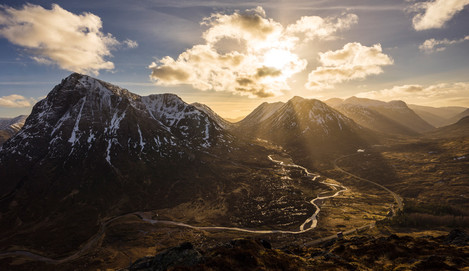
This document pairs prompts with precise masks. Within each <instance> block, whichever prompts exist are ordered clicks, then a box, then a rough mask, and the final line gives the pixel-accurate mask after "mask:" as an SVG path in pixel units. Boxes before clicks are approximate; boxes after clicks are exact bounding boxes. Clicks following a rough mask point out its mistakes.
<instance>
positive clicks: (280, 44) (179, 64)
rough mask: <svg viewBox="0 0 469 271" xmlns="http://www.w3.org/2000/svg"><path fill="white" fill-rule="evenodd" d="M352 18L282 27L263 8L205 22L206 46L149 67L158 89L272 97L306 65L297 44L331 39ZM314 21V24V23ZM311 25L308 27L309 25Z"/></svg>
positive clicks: (286, 87) (217, 15)
mask: <svg viewBox="0 0 469 271" xmlns="http://www.w3.org/2000/svg"><path fill="white" fill-rule="evenodd" d="M357 18H358V17H357V16H356V15H354V14H343V15H342V16H341V17H339V18H332V17H327V18H324V19H323V18H320V17H317V16H312V17H302V18H301V19H300V20H298V21H297V22H295V23H294V24H292V25H288V26H286V27H284V26H283V25H282V24H280V23H279V22H276V21H274V20H273V19H270V18H267V17H266V14H265V11H264V10H263V9H262V8H261V7H257V8H254V9H248V10H246V11H242V12H241V11H235V12H234V13H232V14H222V13H215V14H212V15H211V16H210V17H207V18H204V19H203V21H202V25H205V26H207V27H208V29H207V30H206V31H205V32H204V33H203V34H202V38H203V40H204V42H203V43H202V44H197V45H194V46H193V47H192V48H189V49H187V50H186V51H184V52H182V53H181V54H180V55H179V56H178V57H177V58H176V59H174V58H172V57H170V56H165V57H163V58H161V59H159V60H157V61H155V62H153V63H151V65H149V68H150V69H151V75H150V78H151V79H152V80H154V82H155V83H156V84H157V85H177V84H189V85H192V86H193V87H194V88H197V89H199V90H215V91H229V92H234V93H238V94H241V95H248V96H250V97H270V96H276V95H280V94H282V91H285V90H289V89H290V86H289V84H288V82H287V80H288V79H289V78H291V76H293V75H294V74H296V73H299V72H301V71H303V70H304V69H305V68H306V65H307V61H306V59H302V58H300V57H299V56H298V54H297V53H296V52H295V50H296V49H297V48H298V45H299V44H300V43H302V42H305V41H310V40H313V39H329V38H331V37H332V35H333V34H334V33H335V32H337V31H340V30H344V29H347V28H349V27H350V26H351V25H352V24H354V23H356V22H357V20H358V19H357ZM313 22H314V24H313ZM308 23H311V24H308Z"/></svg>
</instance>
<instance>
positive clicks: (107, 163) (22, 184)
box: [0, 73, 267, 253]
mask: <svg viewBox="0 0 469 271" xmlns="http://www.w3.org/2000/svg"><path fill="white" fill-rule="evenodd" d="M242 144H243V143H238V141H236V139H235V138H234V137H233V136H232V135H231V134H229V133H227V132H226V131H225V130H224V129H223V128H221V127H220V126H219V125H218V124H217V122H216V121H215V120H214V119H212V118H211V116H209V115H207V114H206V113H205V112H204V111H201V110H199V109H197V108H196V107H195V106H192V105H189V104H187V103H185V102H184V101H182V100H181V99H180V98H179V97H177V96H176V95H173V94H160V95H150V96H146V97H142V96H139V95H136V94H133V93H131V92H129V91H127V90H125V89H122V88H120V87H117V86H114V85H111V84H109V83H106V82H103V81H100V80H97V79H94V78H91V77H89V76H85V75H81V74H76V73H75V74H72V75H70V76H69V77H67V78H66V79H64V80H63V81H62V82H61V83H60V84H59V85H57V86H55V87H54V89H53V90H52V91H51V92H50V93H49V94H48V95H47V97H46V98H45V99H43V100H41V101H39V102H38V103H37V104H36V105H35V106H34V108H33V110H32V113H31V115H30V116H29V117H28V119H27V120H26V122H25V124H24V126H23V128H22V129H21V130H20V131H19V132H18V133H17V134H16V135H15V136H13V137H12V138H11V139H10V140H8V141H7V142H5V143H4V144H3V146H2V147H1V148H0V185H1V187H2V189H1V192H0V194H1V195H0V211H1V214H2V215H1V216H0V232H2V238H1V241H0V247H2V248H4V247H5V246H8V245H11V244H18V243H19V244H22V245H23V246H30V247H33V248H36V249H38V248H41V247H47V248H50V249H51V250H52V252H56V253H64V252H66V251H69V250H71V249H76V248H77V247H78V246H79V245H80V244H82V243H83V242H84V241H85V240H88V238H90V236H92V235H93V234H95V233H96V232H97V231H98V229H99V225H101V224H102V223H104V222H103V221H105V219H106V218H108V217H112V216H115V215H119V214H122V213H126V212H133V211H136V210H148V209H150V210H151V209H160V208H168V207H172V206H176V205H178V204H181V203H183V202H188V201H191V200H194V199H197V198H204V199H205V198H208V199H210V198H211V197H209V196H208V195H217V188H218V189H220V187H224V186H228V185H230V184H231V183H232V182H233V181H235V180H236V179H233V180H232V179H230V176H231V175H230V174H231V173H230V172H231V171H236V172H237V174H238V175H237V176H238V178H239V174H240V172H245V171H246V170H243V169H240V168H239V167H238V166H236V165H235V164H233V163H234V161H237V160H240V159H241V157H242V158H243V159H248V158H246V157H247V155H246V153H255V151H256V150H255V149H254V147H250V145H247V146H244V145H242ZM244 152H246V153H244ZM253 155H254V154H253ZM266 156H267V155H265V156H264V155H263V158H264V160H267V158H266ZM225 165H226V166H225ZM220 176H223V177H220ZM233 190H234V189H233ZM212 198H213V196H212ZM31 228H34V231H30V229H31ZM49 252H50V251H49Z"/></svg>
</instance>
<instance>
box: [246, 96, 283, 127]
mask: <svg viewBox="0 0 469 271" xmlns="http://www.w3.org/2000/svg"><path fill="white" fill-rule="evenodd" d="M284 104H285V103H283V102H276V103H267V102H264V103H262V104H261V105H259V106H258V107H256V109H254V110H253V111H252V112H251V113H250V114H249V115H247V116H246V117H245V118H244V119H242V120H241V121H239V122H238V123H237V126H239V127H242V129H243V130H246V129H250V128H254V127H256V126H257V125H258V124H259V123H260V122H262V121H264V120H266V119H267V118H269V117H270V116H272V115H273V114H274V113H275V112H277V110H278V109H279V108H280V107H282V106H283V105H284Z"/></svg>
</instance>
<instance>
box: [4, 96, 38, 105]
mask: <svg viewBox="0 0 469 271" xmlns="http://www.w3.org/2000/svg"><path fill="white" fill-rule="evenodd" d="M34 102H35V100H34V99H33V98H25V97H24V96H21V95H18V94H12V95H9V96H3V97H0V106H1V107H12V108H18V107H30V106H32V105H33V103H34Z"/></svg>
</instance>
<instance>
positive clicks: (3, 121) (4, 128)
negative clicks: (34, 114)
mask: <svg viewBox="0 0 469 271" xmlns="http://www.w3.org/2000/svg"><path fill="white" fill-rule="evenodd" d="M27 117H28V116H26V115H21V116H18V117H15V118H0V146H1V145H2V144H3V142H5V141H7V140H8V139H9V138H10V137H12V136H13V135H15V134H16V133H17V132H18V131H19V130H20V129H21V128H22V127H23V125H24V122H25V121H26V118H27Z"/></svg>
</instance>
